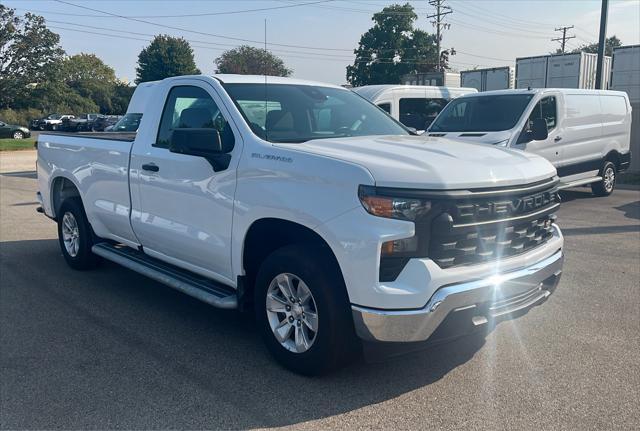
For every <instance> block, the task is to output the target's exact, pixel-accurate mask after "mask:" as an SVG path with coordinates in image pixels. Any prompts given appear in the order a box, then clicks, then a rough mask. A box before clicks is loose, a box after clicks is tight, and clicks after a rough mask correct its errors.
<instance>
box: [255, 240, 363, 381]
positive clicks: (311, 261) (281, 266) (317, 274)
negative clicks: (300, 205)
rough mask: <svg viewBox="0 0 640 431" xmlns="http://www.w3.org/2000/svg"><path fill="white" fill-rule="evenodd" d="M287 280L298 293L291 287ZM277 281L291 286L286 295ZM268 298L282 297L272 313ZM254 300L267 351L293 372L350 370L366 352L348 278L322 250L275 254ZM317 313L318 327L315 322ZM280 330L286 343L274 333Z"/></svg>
mask: <svg viewBox="0 0 640 431" xmlns="http://www.w3.org/2000/svg"><path fill="white" fill-rule="evenodd" d="M285 275H286V276H285ZM285 278H288V280H289V282H290V283H289V286H293V288H294V290H295V292H294V291H293V290H289V289H287V288H286V285H287V283H286V282H285V281H284V280H285ZM296 279H297V280H298V282H297V283H296ZM277 281H280V282H281V283H280V284H282V285H285V289H284V290H282V289H280V288H279V287H278V283H277ZM300 282H302V284H300ZM305 289H306V292H305ZM284 291H289V292H291V293H292V296H293V297H294V298H293V299H294V302H291V301H290V299H291V298H289V299H287V300H283V297H284V296H285V295H283V292H284ZM308 293H310V294H311V297H310V298H309V296H308ZM267 295H269V298H274V297H277V300H275V299H270V302H269V304H270V307H271V310H272V311H268V310H267V307H268V305H267V300H268V296H267ZM305 297H306V300H305ZM298 299H301V301H298ZM254 301H255V302H254V306H255V313H256V322H257V324H258V327H259V329H260V332H261V335H262V338H263V340H264V342H265V344H266V346H267V349H268V350H269V352H270V353H271V354H272V355H273V357H274V358H275V359H276V360H277V361H278V362H279V363H280V364H281V365H283V366H284V367H285V368H287V369H289V370H291V371H294V372H296V373H299V374H303V375H308V376H311V375H320V374H324V373H327V372H330V371H332V370H335V369H337V368H339V367H341V366H343V365H346V364H347V363H348V362H350V361H351V360H352V359H354V358H355V357H356V355H357V353H358V352H359V351H361V344H360V341H359V339H358V338H357V337H356V335H355V331H354V328H353V318H352V317H351V307H350V303H349V300H348V297H347V292H346V288H345V285H344V281H343V279H342V275H341V274H340V271H339V269H338V268H337V265H336V263H335V262H334V260H333V259H332V258H331V257H330V255H329V252H328V251H325V250H324V249H322V248H321V247H318V246H314V245H303V244H301V245H289V246H285V247H283V248H280V249H278V250H276V251H274V252H273V253H272V254H271V255H269V256H268V257H267V258H266V259H265V261H264V262H263V263H262V266H261V267H260V270H259V271H258V275H257V278H256V285H255V289H254ZM273 310H280V311H281V312H279V313H278V312H274V311H273ZM314 311H315V316H316V319H315V325H314V324H313V321H314V319H313V318H311V317H310V316H313V315H314ZM285 322H288V324H286V325H285ZM287 325H288V326H287ZM278 326H281V329H280V334H281V340H282V339H284V340H285V341H284V342H282V341H279V340H278V338H276V335H275V330H274V329H272V328H273V327H278ZM312 327H315V328H316V331H313V330H312ZM296 328H297V329H296ZM303 332H304V333H305V334H306V336H305V335H303ZM285 334H288V335H287V336H286V337H285V336H284V335H285ZM298 334H300V335H299V336H298ZM297 340H300V342H299V343H298V342H297ZM305 341H306V342H307V343H306V345H305ZM298 349H299V351H296V350H298Z"/></svg>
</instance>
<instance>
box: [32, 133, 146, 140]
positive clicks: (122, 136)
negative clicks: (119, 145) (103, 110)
mask: <svg viewBox="0 0 640 431" xmlns="http://www.w3.org/2000/svg"><path fill="white" fill-rule="evenodd" d="M41 135H57V136H71V137H76V138H89V139H106V140H108V141H124V142H133V141H134V140H135V139H136V132H42V133H41Z"/></svg>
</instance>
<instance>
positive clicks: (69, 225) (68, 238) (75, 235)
mask: <svg viewBox="0 0 640 431" xmlns="http://www.w3.org/2000/svg"><path fill="white" fill-rule="evenodd" d="M62 241H63V242H64V248H65V250H67V253H68V254H69V256H71V257H76V256H77V255H78V251H79V250H80V231H79V229H78V222H77V220H76V218H75V216H74V215H73V214H72V213H70V212H66V213H64V216H63V217H62Z"/></svg>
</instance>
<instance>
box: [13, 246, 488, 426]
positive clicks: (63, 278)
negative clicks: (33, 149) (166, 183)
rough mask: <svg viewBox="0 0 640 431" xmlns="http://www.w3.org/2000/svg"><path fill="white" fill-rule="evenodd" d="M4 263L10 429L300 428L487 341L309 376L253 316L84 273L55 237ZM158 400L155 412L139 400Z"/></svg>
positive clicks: (105, 273) (384, 396) (102, 273)
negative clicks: (275, 350) (280, 356)
mask: <svg viewBox="0 0 640 431" xmlns="http://www.w3.org/2000/svg"><path fill="white" fill-rule="evenodd" d="M29 262H34V263H35V262H37V265H29V268H28V270H25V263H29ZM0 265H1V266H0V271H1V274H2V283H1V284H0V290H1V293H2V302H1V303H0V311H1V312H0V326H2V327H3V328H16V329H17V328H20V330H16V331H11V330H10V331H3V334H2V339H1V342H2V346H3V348H2V353H1V366H2V369H3V370H4V371H3V393H4V394H11V395H10V396H9V395H7V396H4V395H3V399H2V402H3V411H4V413H2V416H3V418H2V423H3V424H4V425H6V426H9V427H18V428H19V427H27V428H41V427H47V424H49V425H51V424H52V423H56V424H58V426H60V427H62V428H72V427H81V428H82V427H85V428H86V427H92V426H99V427H100V426H104V425H105V424H109V427H124V428H159V427H162V428H172V427H181V425H182V426H184V424H189V428H211V427H224V428H254V427H272V426H283V425H295V424H299V423H302V422H306V421H310V420H315V419H320V418H325V417H330V416H334V415H338V414H340V413H344V412H349V411H352V410H355V409H359V408H361V407H364V406H369V405H372V404H376V403H380V402H383V401H386V400H389V399H392V398H395V397H398V396H400V395H402V394H405V393H407V392H410V391H413V390H415V389H417V388H421V387H424V386H427V385H430V384H431V383H434V382H436V381H438V380H439V379H441V378H442V377H443V376H445V375H446V374H447V373H449V372H450V371H451V370H453V369H455V368H456V367H458V366H459V365H461V364H464V363H465V362H467V361H468V360H470V359H471V358H472V357H473V356H474V354H475V353H476V352H477V351H478V350H479V349H480V348H481V347H482V345H483V344H484V339H483V338H482V337H477V336H471V337H465V338H461V339H458V340H456V341H454V342H451V343H449V344H446V345H441V346H438V347H432V348H429V349H428V350H424V351H420V352H415V353H411V354H409V355H405V356H402V357H399V358H395V359H393V360H387V361H385V362H381V363H364V362H362V361H361V362H359V363H356V364H354V365H352V366H350V367H349V368H346V369H343V370H340V371H338V372H337V373H334V374H331V375H328V376H324V377H320V378H305V377H301V376H298V375H295V374H292V373H290V372H288V371H286V370H284V369H282V368H280V367H279V366H278V365H277V364H276V363H275V362H274V360H273V359H271V357H269V356H268V354H267V353H266V350H265V349H264V347H263V345H262V343H261V340H260V339H259V337H258V335H257V330H256V328H255V324H254V322H253V320H252V319H251V318H250V317H249V316H247V315H244V314H241V313H239V312H234V311H225V310H218V309H214V308H211V307H209V306H208V305H206V304H203V303H200V302H198V301H196V300H194V299H192V298H190V297H188V296H185V295H183V294H180V293H178V292H175V291H173V290H171V289H169V288H166V287H164V286H162V285H160V284H158V283H155V282H153V281H151V280H149V279H147V278H145V277H142V276H139V275H138V274H135V273H133V272H131V271H128V270H126V269H123V268H121V267H119V266H117V265H114V264H110V263H107V262H105V263H104V264H103V265H101V267H99V268H98V269H96V270H93V271H87V272H78V271H73V270H71V269H69V268H68V267H67V266H66V265H65V263H64V260H63V259H62V256H61V254H60V251H59V246H58V243H57V240H36V241H16V242H3V243H0ZM34 322H37V324H34ZM25 340H28V342H27V341H25ZM51 400H55V408H53V407H51V406H52V403H51ZM150 405H153V413H152V414H153V416H150V415H151V413H149V416H145V412H147V410H145V409H144V408H143V409H141V408H139V407H138V406H146V408H147V409H148V408H149V406H150ZM65 411H68V412H73V414H69V415H68V416H64V415H62V412H65ZM212 415H214V416H212ZM214 417H215V419H214Z"/></svg>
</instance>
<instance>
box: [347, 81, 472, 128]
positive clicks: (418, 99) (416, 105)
mask: <svg viewBox="0 0 640 431" xmlns="http://www.w3.org/2000/svg"><path fill="white" fill-rule="evenodd" d="M353 91H355V92H356V93H358V94H359V95H360V96H362V97H364V98H365V99H367V100H369V101H370V102H371V103H374V104H376V105H378V107H380V108H382V109H383V110H385V111H386V112H387V114H389V115H391V116H392V117H393V118H395V119H396V120H398V121H400V122H401V123H402V124H404V125H405V126H407V127H412V128H414V129H416V130H417V131H418V132H423V131H424V130H426V129H427V127H429V124H431V122H432V121H433V120H434V118H436V116H437V115H438V114H439V113H440V111H442V108H444V107H445V106H446V105H447V103H449V101H450V100H451V99H454V98H456V97H458V96H462V95H463V94H469V93H477V92H478V90H476V89H475V88H452V87H434V86H428V85H365V86H364V87H356V88H354V89H353Z"/></svg>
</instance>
